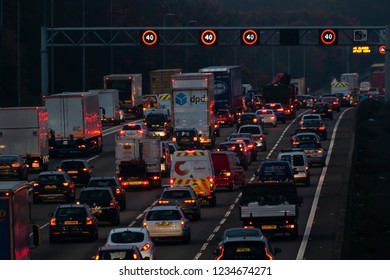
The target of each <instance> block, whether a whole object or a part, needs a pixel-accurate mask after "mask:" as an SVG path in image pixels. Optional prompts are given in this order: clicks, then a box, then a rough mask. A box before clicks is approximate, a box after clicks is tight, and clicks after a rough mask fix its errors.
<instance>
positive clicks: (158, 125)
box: [144, 113, 172, 139]
mask: <svg viewBox="0 0 390 280" xmlns="http://www.w3.org/2000/svg"><path fill="white" fill-rule="evenodd" d="M144 124H145V125H146V127H147V128H148V130H149V132H150V133H152V134H157V135H159V136H160V137H161V138H163V139H167V138H169V137H170V136H171V134H172V125H171V121H170V119H169V117H168V115H166V114H163V113H150V114H148V115H147V116H146V117H145V120H144Z"/></svg>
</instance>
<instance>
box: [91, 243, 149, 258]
mask: <svg viewBox="0 0 390 280" xmlns="http://www.w3.org/2000/svg"><path fill="white" fill-rule="evenodd" d="M93 259H94V260H134V261H135V260H143V258H142V254H141V252H140V250H139V249H138V247H137V246H136V245H115V246H108V247H106V246H101V247H99V248H98V251H97V253H96V254H95V256H94V257H93Z"/></svg>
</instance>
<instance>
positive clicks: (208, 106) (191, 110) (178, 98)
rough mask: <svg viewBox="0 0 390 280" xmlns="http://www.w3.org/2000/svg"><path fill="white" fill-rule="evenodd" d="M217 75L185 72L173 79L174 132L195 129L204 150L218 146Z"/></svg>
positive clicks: (172, 107)
mask: <svg viewBox="0 0 390 280" xmlns="http://www.w3.org/2000/svg"><path fill="white" fill-rule="evenodd" d="M214 94H215V87H214V75H213V73H185V74H176V75H173V76H172V100H171V102H172V105H171V109H172V112H171V113H172V125H173V130H175V129H183V128H190V129H192V128H195V129H196V130H197V131H198V133H199V134H200V141H201V145H202V147H203V148H211V147H212V146H213V145H214V144H215V137H216V133H215V125H216V116H215V106H214V105H215V104H214Z"/></svg>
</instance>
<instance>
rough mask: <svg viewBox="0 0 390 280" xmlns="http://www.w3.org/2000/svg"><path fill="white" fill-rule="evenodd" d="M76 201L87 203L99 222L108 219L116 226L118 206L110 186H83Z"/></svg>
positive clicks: (118, 217)
mask: <svg viewBox="0 0 390 280" xmlns="http://www.w3.org/2000/svg"><path fill="white" fill-rule="evenodd" d="M78 203H80V204H87V205H89V208H90V210H91V212H92V214H93V215H95V216H96V217H97V218H98V220H99V222H100V221H108V222H110V223H111V224H112V225H114V226H117V225H119V223H120V213H119V212H120V206H119V203H118V201H117V200H116V199H115V196H114V194H113V193H112V190H111V188H109V187H104V188H101V187H97V188H83V189H82V190H81V192H80V196H79V200H78Z"/></svg>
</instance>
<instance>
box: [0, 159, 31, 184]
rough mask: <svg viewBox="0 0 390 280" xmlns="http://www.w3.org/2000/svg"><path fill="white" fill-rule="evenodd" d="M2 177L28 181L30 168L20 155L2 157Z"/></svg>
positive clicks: (0, 167) (0, 163) (0, 165)
mask: <svg viewBox="0 0 390 280" xmlns="http://www.w3.org/2000/svg"><path fill="white" fill-rule="evenodd" d="M0 177H1V178H13V179H15V178H16V179H18V180H27V177H28V168H27V166H26V164H25V163H24V161H23V158H22V157H21V156H19V155H0Z"/></svg>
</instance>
